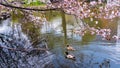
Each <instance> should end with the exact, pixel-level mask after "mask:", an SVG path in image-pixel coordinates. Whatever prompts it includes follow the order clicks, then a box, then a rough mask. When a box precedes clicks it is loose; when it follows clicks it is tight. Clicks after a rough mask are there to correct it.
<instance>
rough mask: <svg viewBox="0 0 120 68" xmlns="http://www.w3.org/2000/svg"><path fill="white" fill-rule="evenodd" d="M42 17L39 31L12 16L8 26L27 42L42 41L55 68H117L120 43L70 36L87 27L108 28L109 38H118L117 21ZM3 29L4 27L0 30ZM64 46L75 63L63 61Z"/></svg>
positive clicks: (119, 67)
mask: <svg viewBox="0 0 120 68" xmlns="http://www.w3.org/2000/svg"><path fill="white" fill-rule="evenodd" d="M44 14H45V16H44V17H46V19H47V20H48V22H44V23H43V25H41V26H40V27H36V26H35V25H33V23H31V22H27V23H21V22H23V18H24V17H23V16H22V15H20V14H19V16H18V18H15V17H14V16H15V15H13V16H12V19H11V23H13V25H14V24H15V23H19V24H21V26H22V29H21V30H22V31H23V33H24V34H25V35H27V36H28V37H29V39H30V40H31V42H33V41H35V40H39V38H41V37H45V38H46V39H47V43H48V47H49V49H50V51H51V52H52V53H53V54H55V55H56V58H53V64H54V66H55V67H56V68H120V40H109V41H107V40H103V39H102V38H101V37H100V36H97V35H91V34H89V33H86V34H85V35H84V36H80V35H79V34H75V33H74V32H73V30H74V29H80V28H85V26H84V24H83V23H88V24H89V26H91V27H100V28H110V29H111V31H112V33H111V35H118V36H120V20H119V19H118V18H115V19H112V20H105V19H95V18H93V21H90V19H91V18H87V19H84V20H79V19H76V18H75V17H74V16H72V15H66V14H64V13H61V12H55V11H50V12H46V13H44ZM96 21H98V23H97V24H95V22H96ZM5 22H6V21H5ZM94 24H95V25H94ZM0 26H2V25H0ZM6 26H8V25H5V26H4V28H6ZM2 29H3V28H2V27H1V29H0V31H3V30H4V29H3V30H2ZM7 29H9V28H7ZM67 44H70V45H71V46H72V47H74V48H75V49H76V50H75V51H69V53H70V54H73V55H75V57H76V60H75V61H74V60H70V59H66V58H65V52H66V45H67Z"/></svg>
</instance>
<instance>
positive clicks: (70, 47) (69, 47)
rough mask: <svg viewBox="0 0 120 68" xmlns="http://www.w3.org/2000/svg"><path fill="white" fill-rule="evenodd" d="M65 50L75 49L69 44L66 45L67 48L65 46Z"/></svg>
mask: <svg viewBox="0 0 120 68" xmlns="http://www.w3.org/2000/svg"><path fill="white" fill-rule="evenodd" d="M66 49H67V50H71V51H74V50H75V48H73V47H72V46H70V45H67V48H66Z"/></svg>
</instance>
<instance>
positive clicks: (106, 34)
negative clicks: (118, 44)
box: [73, 27, 120, 41]
mask: <svg viewBox="0 0 120 68" xmlns="http://www.w3.org/2000/svg"><path fill="white" fill-rule="evenodd" d="M73 32H74V33H75V34H79V35H80V36H84V35H85V33H87V32H90V34H91V35H97V36H101V37H102V39H103V40H108V41H110V40H111V39H114V40H118V39H120V37H119V36H117V35H113V36H111V29H100V28H98V29H97V28H94V27H89V28H87V29H82V30H74V31H73Z"/></svg>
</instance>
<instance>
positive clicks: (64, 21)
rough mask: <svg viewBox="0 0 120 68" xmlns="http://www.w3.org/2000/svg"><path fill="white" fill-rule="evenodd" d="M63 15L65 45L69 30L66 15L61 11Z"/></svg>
mask: <svg viewBox="0 0 120 68" xmlns="http://www.w3.org/2000/svg"><path fill="white" fill-rule="evenodd" d="M61 14H62V27H63V31H64V44H65V45H66V44H67V29H66V18H65V14H64V13H63V12H62V11H61Z"/></svg>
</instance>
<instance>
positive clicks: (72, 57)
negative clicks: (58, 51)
mask: <svg viewBox="0 0 120 68" xmlns="http://www.w3.org/2000/svg"><path fill="white" fill-rule="evenodd" d="M65 58H67V59H72V60H76V58H75V56H74V55H72V54H69V53H68V52H67V51H66V52H65Z"/></svg>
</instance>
